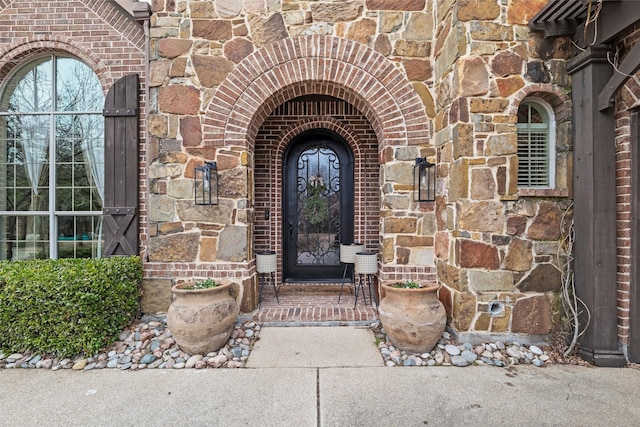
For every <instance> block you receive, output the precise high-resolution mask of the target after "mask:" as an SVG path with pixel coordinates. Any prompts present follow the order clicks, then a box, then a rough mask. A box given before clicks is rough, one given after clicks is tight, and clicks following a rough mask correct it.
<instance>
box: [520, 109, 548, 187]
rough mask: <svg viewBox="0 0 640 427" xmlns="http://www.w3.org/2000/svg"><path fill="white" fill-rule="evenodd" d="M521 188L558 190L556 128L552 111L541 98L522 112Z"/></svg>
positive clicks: (521, 110)
mask: <svg viewBox="0 0 640 427" xmlns="http://www.w3.org/2000/svg"><path fill="white" fill-rule="evenodd" d="M516 126H517V129H518V187H519V188H541V189H542V188H554V187H555V174H556V159H555V145H556V129H555V128H556V126H555V116H554V114H553V110H552V109H551V107H550V106H549V105H548V104H547V103H546V102H545V101H543V100H541V99H537V98H529V99H525V100H524V101H523V102H522V103H521V104H520V107H519V108H518V123H517V125H516Z"/></svg>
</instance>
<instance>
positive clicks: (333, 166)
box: [296, 144, 340, 265]
mask: <svg viewBox="0 0 640 427" xmlns="http://www.w3.org/2000/svg"><path fill="white" fill-rule="evenodd" d="M296 182H297V214H298V223H297V230H296V231H297V236H296V237H297V252H298V253H297V258H296V264H298V265H339V263H340V257H339V247H340V159H339V157H338V155H337V154H336V152H335V151H333V149H331V148H330V147H327V146H325V145H321V144H315V145H312V146H309V147H308V148H306V149H305V150H304V151H303V152H302V153H301V154H300V156H299V157H298V161H297V181H296Z"/></svg>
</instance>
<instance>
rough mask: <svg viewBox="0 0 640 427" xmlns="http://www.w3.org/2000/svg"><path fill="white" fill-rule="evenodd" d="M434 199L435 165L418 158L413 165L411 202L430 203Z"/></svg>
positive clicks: (423, 158)
mask: <svg viewBox="0 0 640 427" xmlns="http://www.w3.org/2000/svg"><path fill="white" fill-rule="evenodd" d="M435 199H436V165H435V163H430V162H429V161H428V160H427V159H426V158H425V157H418V158H417V159H416V161H415V164H414V165H413V201H414V202H432V201H434V200H435Z"/></svg>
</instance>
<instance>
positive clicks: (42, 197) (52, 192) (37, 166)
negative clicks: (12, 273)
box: [0, 55, 104, 260]
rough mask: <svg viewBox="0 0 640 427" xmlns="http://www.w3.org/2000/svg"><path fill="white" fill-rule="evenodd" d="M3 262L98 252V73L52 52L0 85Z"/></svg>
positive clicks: (100, 195)
mask: <svg viewBox="0 0 640 427" xmlns="http://www.w3.org/2000/svg"><path fill="white" fill-rule="evenodd" d="M0 90H1V92H0V259H9V260H20V259H33V258H66V257H100V256H101V254H102V248H103V241H102V205H103V198H104V119H103V117H102V107H103V105H104V94H103V92H102V87H101V85H100V82H99V81H98V78H97V77H96V75H95V73H94V72H93V71H92V70H91V69H90V68H89V67H88V66H87V65H85V64H84V63H82V62H80V61H79V60H77V59H75V58H71V57H65V56H59V55H49V56H45V57H40V58H38V59H37V60H35V61H33V62H30V63H28V64H26V65H25V66H23V67H21V68H20V69H18V70H17V71H16V72H15V73H14V74H13V75H12V76H11V77H10V78H9V79H8V81H7V83H6V84H5V85H3V87H1V88H0Z"/></svg>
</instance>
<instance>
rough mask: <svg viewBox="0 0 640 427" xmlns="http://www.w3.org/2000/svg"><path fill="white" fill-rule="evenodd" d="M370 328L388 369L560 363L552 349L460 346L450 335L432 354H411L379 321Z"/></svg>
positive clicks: (503, 344)
mask: <svg viewBox="0 0 640 427" xmlns="http://www.w3.org/2000/svg"><path fill="white" fill-rule="evenodd" d="M371 328H372V329H373V330H374V333H375V335H376V342H377V343H378V349H379V350H380V354H381V355H382V357H383V359H384V361H385V364H386V365H387V366H457V367H465V366H471V365H486V366H496V367H507V366H512V365H521V364H522V365H525V364H526V365H533V366H538V367H544V366H546V365H548V364H550V363H553V362H554V361H557V360H558V357H557V353H556V352H555V351H554V350H553V349H551V348H549V349H546V348H545V349H544V350H543V349H542V348H540V347H538V346H535V345H530V346H526V345H522V344H519V343H516V342H503V341H496V342H492V343H484V344H475V345H473V344H471V343H459V342H457V341H456V340H455V339H454V338H453V337H452V336H451V334H449V333H448V332H444V333H443V334H442V338H440V340H439V341H438V343H437V344H436V346H435V347H434V348H433V350H431V351H430V352H426V353H411V352H407V351H403V350H400V349H397V348H395V347H394V346H393V344H392V343H391V342H390V341H389V339H388V336H387V335H386V334H385V332H384V329H383V328H382V326H381V325H380V323H379V322H376V323H373V324H372V325H371Z"/></svg>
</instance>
